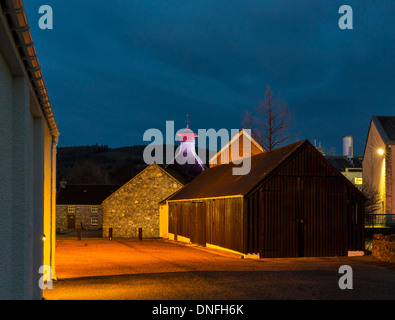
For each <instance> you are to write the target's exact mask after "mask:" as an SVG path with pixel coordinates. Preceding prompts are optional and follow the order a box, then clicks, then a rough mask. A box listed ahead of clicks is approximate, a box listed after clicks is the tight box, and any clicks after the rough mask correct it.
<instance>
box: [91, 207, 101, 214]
mask: <svg viewBox="0 0 395 320" xmlns="http://www.w3.org/2000/svg"><path fill="white" fill-rule="evenodd" d="M98 210H99V208H98V207H91V213H97V212H98Z"/></svg>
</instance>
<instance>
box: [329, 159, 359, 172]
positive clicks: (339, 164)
mask: <svg viewBox="0 0 395 320" xmlns="http://www.w3.org/2000/svg"><path fill="white" fill-rule="evenodd" d="M326 158H327V160H328V161H329V162H330V163H331V164H332V165H333V166H334V167H335V168H336V169H337V170H339V171H342V172H343V171H345V170H346V168H355V169H361V170H362V158H361V157H351V158H347V157H346V156H327V157H326Z"/></svg>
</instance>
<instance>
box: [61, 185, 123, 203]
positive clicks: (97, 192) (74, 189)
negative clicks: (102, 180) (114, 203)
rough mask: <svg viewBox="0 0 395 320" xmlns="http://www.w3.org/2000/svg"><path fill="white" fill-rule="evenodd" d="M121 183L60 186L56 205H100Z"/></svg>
mask: <svg viewBox="0 0 395 320" xmlns="http://www.w3.org/2000/svg"><path fill="white" fill-rule="evenodd" d="M120 187H121V185H86V184H85V185H76V184H75V185H73V184H66V186H65V187H62V186H60V187H59V191H58V195H57V199H56V204H57V205H101V204H102V202H103V200H104V199H105V198H107V197H108V196H110V195H111V194H112V193H114V192H115V191H117V190H118V189H119V188H120Z"/></svg>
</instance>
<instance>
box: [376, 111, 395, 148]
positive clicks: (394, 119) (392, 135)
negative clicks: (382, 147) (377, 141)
mask: <svg viewBox="0 0 395 320" xmlns="http://www.w3.org/2000/svg"><path fill="white" fill-rule="evenodd" d="M372 121H373V123H374V125H375V126H376V128H377V131H378V132H379V134H380V136H381V138H382V139H383V141H384V143H385V144H395V116H373V117H372Z"/></svg>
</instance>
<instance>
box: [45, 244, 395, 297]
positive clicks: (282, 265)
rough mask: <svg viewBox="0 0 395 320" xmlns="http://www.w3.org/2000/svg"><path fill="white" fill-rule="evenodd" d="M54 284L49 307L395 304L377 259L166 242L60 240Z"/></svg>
mask: <svg viewBox="0 0 395 320" xmlns="http://www.w3.org/2000/svg"><path fill="white" fill-rule="evenodd" d="M342 265H349V266H351V268H352V287H353V288H352V289H345V290H342V289H340V288H339V285H338V282H339V279H340V277H341V276H342V274H339V268H340V266H342ZM56 276H57V279H58V280H57V281H54V283H53V289H46V290H44V298H45V299H47V300H52V299H55V300H56V299H59V300H64V299H67V300H75V299H76V300H263V299H265V300H268V299H269V300H273V299H275V300H285V299H286V300H339V299H340V300H343V299H344V300H350V299H351V300H360V299H369V300H374V299H380V300H383V299H390V300H394V299H395V266H394V264H389V263H385V262H381V261H379V260H377V259H376V258H374V257H372V256H364V257H324V258H292V259H291V258H290V259H288V258H287V259H259V260H253V259H241V258H240V256H238V255H235V254H230V253H224V252H222V251H218V250H214V249H209V248H203V247H199V246H196V245H184V244H180V243H176V242H171V241H165V240H143V241H138V240H114V241H108V240H105V239H83V240H81V241H78V240H72V239H63V240H58V241H57V248H56Z"/></svg>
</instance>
